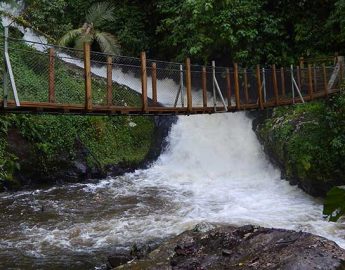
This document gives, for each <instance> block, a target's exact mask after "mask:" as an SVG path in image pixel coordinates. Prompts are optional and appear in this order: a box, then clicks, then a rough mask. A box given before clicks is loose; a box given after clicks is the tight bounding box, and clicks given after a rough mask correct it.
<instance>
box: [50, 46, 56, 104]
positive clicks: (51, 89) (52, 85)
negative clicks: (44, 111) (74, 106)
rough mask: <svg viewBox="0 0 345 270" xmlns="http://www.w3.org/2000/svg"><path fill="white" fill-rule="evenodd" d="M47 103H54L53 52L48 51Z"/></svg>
mask: <svg viewBox="0 0 345 270" xmlns="http://www.w3.org/2000/svg"><path fill="white" fill-rule="evenodd" d="M49 102H50V103H55V52H54V49H53V48H50V49H49Z"/></svg>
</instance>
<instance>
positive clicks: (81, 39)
mask: <svg viewBox="0 0 345 270" xmlns="http://www.w3.org/2000/svg"><path fill="white" fill-rule="evenodd" d="M113 12H114V8H113V7H112V6H111V5H110V4H108V3H97V4H94V5H92V6H91V7H90V9H89V11H88V12H87V14H86V17H85V23H84V24H83V26H82V27H80V28H77V29H73V30H71V31H69V32H67V33H66V34H65V35H64V36H63V37H62V38H61V39H60V42H59V44H60V45H61V46H66V47H69V46H74V48H76V49H82V48H83V44H84V43H85V42H88V43H90V44H91V45H92V46H98V48H99V49H100V50H101V51H102V52H104V53H109V54H119V53H120V46H119V44H118V41H117V39H116V37H115V36H114V35H112V34H110V33H107V32H102V31H100V30H98V29H100V28H101V27H103V26H104V25H105V24H106V23H107V22H112V21H114V20H115V18H114V16H113Z"/></svg>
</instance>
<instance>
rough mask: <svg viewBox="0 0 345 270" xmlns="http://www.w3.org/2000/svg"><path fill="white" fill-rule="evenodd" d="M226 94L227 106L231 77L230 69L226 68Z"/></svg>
mask: <svg viewBox="0 0 345 270" xmlns="http://www.w3.org/2000/svg"><path fill="white" fill-rule="evenodd" d="M226 89H227V91H226V96H227V99H228V107H229V108H230V107H231V77H230V69H229V68H227V69H226Z"/></svg>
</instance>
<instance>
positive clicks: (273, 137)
mask: <svg viewBox="0 0 345 270" xmlns="http://www.w3.org/2000/svg"><path fill="white" fill-rule="evenodd" d="M344 106H345V94H344V93H342V94H339V95H337V96H334V97H332V98H331V99H330V100H329V101H315V102H311V103H307V104H303V105H296V106H294V107H292V106H289V107H281V108H276V109H274V113H273V115H272V117H270V118H268V119H267V120H266V121H265V123H264V125H263V126H262V127H261V128H260V130H259V133H260V136H261V138H263V139H264V142H265V144H266V146H267V147H269V149H271V150H272V152H273V153H275V154H276V155H277V157H278V159H279V160H280V163H281V164H283V165H284V166H285V169H286V171H287V177H288V178H298V179H300V180H301V181H302V182H303V181H312V182H313V183H314V184H315V185H318V184H320V183H334V182H339V181H340V182H344V183H345V179H343V176H344V175H345V165H344V162H343V160H344V159H345V136H344V134H345V110H344V108H345V107H344Z"/></svg>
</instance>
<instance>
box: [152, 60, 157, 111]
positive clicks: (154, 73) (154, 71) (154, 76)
mask: <svg viewBox="0 0 345 270" xmlns="http://www.w3.org/2000/svg"><path fill="white" fill-rule="evenodd" d="M152 100H153V106H157V102H158V98H157V64H156V63H152Z"/></svg>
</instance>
